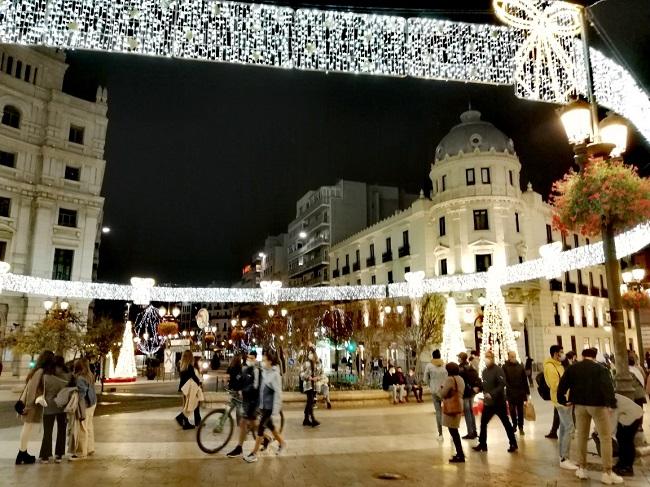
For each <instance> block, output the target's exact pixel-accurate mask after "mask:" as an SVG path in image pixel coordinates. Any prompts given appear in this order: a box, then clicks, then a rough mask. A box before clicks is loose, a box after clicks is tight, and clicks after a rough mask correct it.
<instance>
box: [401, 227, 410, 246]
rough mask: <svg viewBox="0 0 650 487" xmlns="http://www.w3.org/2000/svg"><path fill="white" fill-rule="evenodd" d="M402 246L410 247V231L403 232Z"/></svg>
mask: <svg viewBox="0 0 650 487" xmlns="http://www.w3.org/2000/svg"><path fill="white" fill-rule="evenodd" d="M402 245H403V246H404V247H408V246H409V231H408V230H404V231H403V232H402Z"/></svg>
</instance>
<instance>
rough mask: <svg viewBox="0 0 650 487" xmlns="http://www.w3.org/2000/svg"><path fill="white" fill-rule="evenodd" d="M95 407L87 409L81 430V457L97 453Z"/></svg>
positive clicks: (79, 452) (79, 450)
mask: <svg viewBox="0 0 650 487" xmlns="http://www.w3.org/2000/svg"><path fill="white" fill-rule="evenodd" d="M95 407H96V405H95V406H90V407H87V408H86V419H84V420H83V421H82V422H81V427H80V428H79V442H78V444H77V452H76V453H77V455H79V456H81V457H85V456H87V455H88V453H93V452H94V451H95V428H94V426H93V416H94V415H95ZM197 409H198V408H197ZM197 425H198V424H197Z"/></svg>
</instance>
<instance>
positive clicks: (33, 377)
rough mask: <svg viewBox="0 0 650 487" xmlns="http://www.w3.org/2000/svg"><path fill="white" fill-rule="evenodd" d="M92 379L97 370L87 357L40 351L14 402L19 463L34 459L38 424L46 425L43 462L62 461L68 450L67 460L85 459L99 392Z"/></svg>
mask: <svg viewBox="0 0 650 487" xmlns="http://www.w3.org/2000/svg"><path fill="white" fill-rule="evenodd" d="M94 384H95V376H94V374H93V373H92V372H91V371H90V367H89V364H88V361H87V360H86V359H84V358H81V359H78V360H75V361H74V362H73V363H71V364H70V363H68V364H66V363H65V361H64V359H63V357H62V356H59V355H54V353H53V352H51V351H44V352H43V353H41V354H40V355H39V357H38V359H37V360H36V363H35V365H34V367H33V368H32V370H31V371H30V372H29V374H28V375H27V378H26V382H25V387H24V389H23V391H22V393H21V394H20V397H19V399H18V401H17V402H16V404H15V410H16V412H17V413H18V415H19V416H20V419H21V420H22V422H23V426H22V430H21V433H20V445H19V448H18V455H17V456H16V465H22V464H33V463H36V461H37V458H36V456H34V455H30V454H29V453H28V451H27V445H28V443H29V440H30V438H31V436H32V432H33V430H34V428H35V426H38V425H41V426H42V430H43V438H42V441H41V448H40V451H39V454H38V462H39V463H49V462H51V461H54V462H55V463H61V461H62V460H63V458H64V457H65V456H66V452H67V458H68V459H69V460H79V459H83V458H86V457H88V456H90V455H93V454H94V453H95V433H94V429H93V415H94V412H95V406H96V405H97V395H96V393H95V387H94ZM55 424H56V443H55V446H54V456H53V455H52V441H53V433H54V425H55Z"/></svg>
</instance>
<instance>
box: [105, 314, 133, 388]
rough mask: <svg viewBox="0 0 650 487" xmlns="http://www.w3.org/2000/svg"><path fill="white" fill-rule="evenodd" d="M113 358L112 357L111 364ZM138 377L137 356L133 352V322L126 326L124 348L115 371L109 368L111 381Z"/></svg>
mask: <svg viewBox="0 0 650 487" xmlns="http://www.w3.org/2000/svg"><path fill="white" fill-rule="evenodd" d="M112 359H113V356H112V355H111V362H112ZM137 375H138V372H137V370H136V367H135V356H134V350H133V330H132V327H131V322H130V321H127V322H126V323H125V324H124V334H123V335H122V346H121V347H120V355H119V356H118V357H117V365H116V366H115V369H112V363H111V367H109V376H108V377H109V379H133V378H135V377H136V376H137Z"/></svg>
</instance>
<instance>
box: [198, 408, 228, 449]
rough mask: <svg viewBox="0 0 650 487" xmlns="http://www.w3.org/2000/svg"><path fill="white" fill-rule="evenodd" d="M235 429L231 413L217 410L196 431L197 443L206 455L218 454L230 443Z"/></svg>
mask: <svg viewBox="0 0 650 487" xmlns="http://www.w3.org/2000/svg"><path fill="white" fill-rule="evenodd" d="M233 428H234V421H233V419H232V416H231V415H230V411H228V410H226V409H224V408H221V409H215V410H214V411H212V412H211V413H210V414H208V415H207V416H206V417H205V418H203V421H201V424H200V425H199V427H198V429H197V430H196V442H197V443H198V445H199V448H200V449H201V450H203V451H204V452H205V453H210V454H212V453H217V452H218V451H219V450H221V449H222V448H223V447H224V446H226V445H227V444H228V442H229V441H230V438H231V437H232V432H233Z"/></svg>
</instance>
